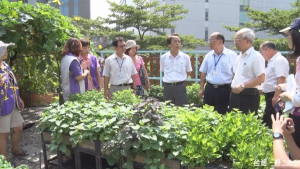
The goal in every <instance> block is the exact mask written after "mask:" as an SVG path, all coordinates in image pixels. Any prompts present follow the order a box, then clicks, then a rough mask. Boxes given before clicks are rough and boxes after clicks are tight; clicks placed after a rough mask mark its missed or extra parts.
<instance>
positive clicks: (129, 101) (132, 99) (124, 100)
mask: <svg viewBox="0 0 300 169" xmlns="http://www.w3.org/2000/svg"><path fill="white" fill-rule="evenodd" d="M111 102H113V103H115V104H126V105H134V104H137V103H139V102H141V99H140V98H139V97H137V96H136V95H135V94H134V93H133V91H132V90H131V89H127V90H122V91H117V92H115V93H113V94H112V98H111Z"/></svg>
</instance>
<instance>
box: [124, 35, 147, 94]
mask: <svg viewBox="0 0 300 169" xmlns="http://www.w3.org/2000/svg"><path fill="white" fill-rule="evenodd" d="M139 48H140V46H139V45H137V44H136V42H135V41H134V40H128V41H127V42H126V51H125V54H126V55H128V56H130V57H131V59H132V61H133V63H134V66H135V69H136V71H137V72H140V69H141V68H142V69H143V70H144V73H145V80H146V84H145V89H146V90H148V89H149V85H150V82H149V76H148V73H147V70H146V68H145V62H144V60H143V59H142V57H141V56H138V55H136V51H137V50H138V49H139ZM134 81H135V84H136V95H138V96H141V97H142V98H145V93H144V86H143V84H142V81H141V74H140V73H137V74H135V75H134Z"/></svg>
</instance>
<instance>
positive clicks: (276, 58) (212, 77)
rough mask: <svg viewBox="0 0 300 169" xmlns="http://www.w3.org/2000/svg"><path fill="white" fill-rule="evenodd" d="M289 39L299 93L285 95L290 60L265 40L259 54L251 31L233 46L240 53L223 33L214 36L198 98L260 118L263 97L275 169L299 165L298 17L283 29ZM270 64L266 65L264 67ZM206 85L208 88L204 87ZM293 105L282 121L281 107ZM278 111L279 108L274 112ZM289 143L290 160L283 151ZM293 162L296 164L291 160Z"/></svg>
mask: <svg viewBox="0 0 300 169" xmlns="http://www.w3.org/2000/svg"><path fill="white" fill-rule="evenodd" d="M280 32H281V33H283V35H284V36H285V37H286V38H287V41H288V44H289V48H290V49H291V51H292V52H291V54H292V55H293V56H294V57H296V58H298V59H297V68H296V69H297V73H296V75H295V81H296V84H297V91H296V93H288V92H284V91H285V86H286V84H285V83H286V77H287V76H288V75H289V62H288V60H287V59H286V58H285V57H283V56H282V55H281V53H280V52H278V51H277V48H276V44H275V43H274V42H272V41H266V42H263V43H262V44H261V45H260V48H259V50H260V51H259V52H258V51H256V50H255V49H254V47H253V42H254V39H255V34H254V32H253V31H252V30H251V29H249V28H243V29H241V30H239V31H238V32H237V33H236V35H235V38H234V43H235V45H236V48H237V50H238V51H240V54H239V55H238V56H237V54H236V53H235V52H233V51H231V50H229V49H227V48H225V47H224V41H225V39H224V36H223V35H222V34H221V33H220V32H214V33H212V34H211V35H210V39H209V45H210V48H211V49H212V51H210V52H209V53H208V54H207V55H206V56H205V57H204V60H203V63H202V64H201V67H200V70H199V71H200V72H201V81H200V90H199V97H200V98H202V97H204V99H203V101H204V104H208V105H211V106H214V109H215V110H216V111H217V112H219V113H220V114H225V113H226V112H228V111H230V110H232V109H234V108H236V109H239V110H240V111H241V112H243V113H246V114H247V113H249V112H255V113H256V114H257V112H258V108H259V103H260V94H259V88H260V87H261V90H262V92H263V94H264V95H265V101H266V107H265V110H264V115H263V122H264V123H265V125H266V126H268V127H269V128H273V138H274V142H273V146H274V149H273V150H274V160H275V168H299V167H300V161H299V160H300V149H299V147H300V91H299V83H300V59H299V55H300V18H297V19H295V20H294V21H293V22H292V23H291V25H290V26H289V27H288V28H285V29H283V30H281V31H280ZM266 63H267V64H266ZM205 84H206V85H205ZM280 101H284V102H286V101H292V103H293V104H294V107H295V108H294V111H293V112H292V113H291V114H289V116H290V117H289V118H284V116H283V115H282V111H281V109H283V107H282V106H281V105H279V109H278V103H279V102H280ZM275 107H277V109H275ZM283 138H285V139H286V143H287V146H288V149H289V151H290V157H288V156H287V154H286V153H285V149H284V144H283ZM291 159H292V160H294V161H292V160H291Z"/></svg>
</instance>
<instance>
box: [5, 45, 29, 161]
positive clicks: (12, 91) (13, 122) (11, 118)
mask: <svg viewBox="0 0 300 169" xmlns="http://www.w3.org/2000/svg"><path fill="white" fill-rule="evenodd" d="M10 45H12V44H7V43H4V42H2V41H0V91H1V92H0V108H1V113H0V154H1V155H4V156H5V157H6V158H7V153H6V140H7V136H8V134H9V132H10V129H12V135H11V141H12V150H11V151H12V154H13V155H15V156H27V155H28V153H27V152H26V151H24V150H21V149H20V147H19V143H20V139H21V133H22V130H23V122H24V120H23V118H22V116H21V114H20V112H19V109H21V108H23V107H24V103H23V101H22V100H21V98H20V95H19V88H18V85H17V81H16V78H15V75H14V74H13V72H12V70H11V68H10V67H9V66H8V64H6V63H5V62H4V60H5V59H6V58H7V50H6V49H7V47H8V46H10Z"/></svg>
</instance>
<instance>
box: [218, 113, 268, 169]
mask: <svg viewBox="0 0 300 169" xmlns="http://www.w3.org/2000/svg"><path fill="white" fill-rule="evenodd" d="M224 126H226V128H225V127H224ZM217 131H222V132H223V134H224V135H223V137H222V138H223V140H221V137H219V139H220V143H222V144H223V145H222V146H223V147H226V150H230V153H229V154H228V155H230V157H229V158H230V159H231V160H232V161H234V163H233V167H234V168H252V167H253V166H254V163H255V161H266V166H259V167H256V168H270V166H272V162H273V153H272V148H273V146H272V141H273V138H272V131H271V130H270V129H268V128H267V127H265V126H264V125H263V124H262V121H261V120H260V119H258V118H257V117H255V116H254V113H252V114H250V115H245V114H241V113H238V112H236V111H232V112H231V113H228V114H226V116H224V121H223V122H222V124H221V125H220V126H219V128H218V129H217ZM225 143H227V144H226V145H225ZM226 153H227V152H226ZM226 153H225V152H224V153H223V154H226Z"/></svg>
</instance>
